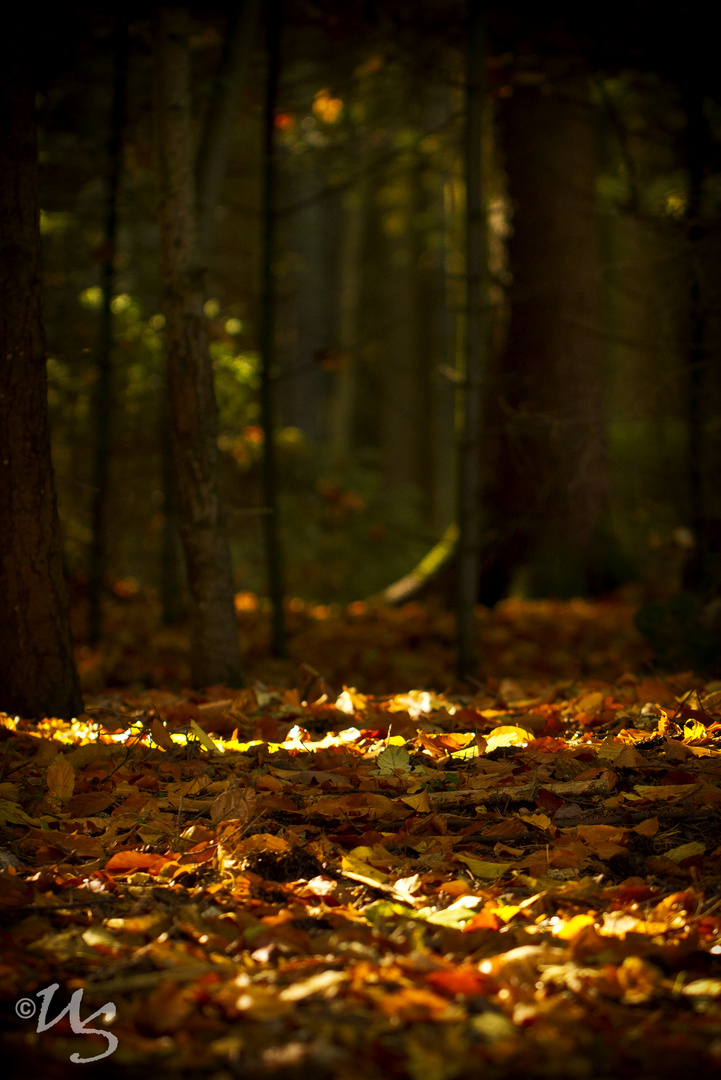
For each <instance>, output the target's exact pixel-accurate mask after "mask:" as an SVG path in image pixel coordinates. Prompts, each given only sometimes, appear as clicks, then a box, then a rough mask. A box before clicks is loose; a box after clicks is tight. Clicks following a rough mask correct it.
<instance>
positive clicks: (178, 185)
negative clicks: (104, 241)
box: [155, 7, 242, 686]
mask: <svg viewBox="0 0 721 1080" xmlns="http://www.w3.org/2000/svg"><path fill="white" fill-rule="evenodd" d="M188 22H189V19H188V12H187V9H185V8H167V7H164V8H161V9H159V12H158V19H157V42H156V57H155V59H156V124H157V145H158V159H159V199H158V216H159V222H160V247H161V267H162V277H163V310H164V314H165V347H166V357H167V369H168V387H169V395H170V410H171V428H172V433H171V442H172V451H173V462H174V469H175V476H176V483H177V491H178V505H179V510H180V519H181V526H180V528H181V539H182V542H183V550H184V553H185V560H186V568H187V573H188V588H189V593H190V635H191V678H192V681H193V685H194V686H207V685H210V684H213V683H225V684H227V685H237V684H239V683H240V682H242V676H241V668H240V648H239V642H238V627H237V622H236V618H235V609H234V606H233V592H234V590H233V574H232V567H231V561H230V548H229V544H228V537H227V533H226V522H225V515H224V512H223V507H222V505H221V500H220V494H219V490H218V445H217V427H218V421H217V407H216V401H215V389H214V385H213V372H212V366H211V362H210V354H209V351H208V339H207V331H206V324H205V318H204V315H203V302H204V293H203V271H202V268H201V267H200V266H199V264H198V257H197V248H196V204H195V181H194V154H193V140H192V127H191V122H192V118H191V107H190V89H189V84H190V78H189V52H188Z"/></svg>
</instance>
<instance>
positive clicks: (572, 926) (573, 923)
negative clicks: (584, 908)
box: [554, 915, 596, 941]
mask: <svg viewBox="0 0 721 1080" xmlns="http://www.w3.org/2000/svg"><path fill="white" fill-rule="evenodd" d="M595 921H596V920H595V918H594V916H593V915H574V916H573V918H572V919H569V920H568V922H565V923H561V925H560V927H559V928H558V930H554V934H555V936H556V937H557V938H560V939H561V941H570V940H571V939H572V938H575V937H576V935H577V934H580V932H581V931H582V930H584V929H585V928H586V927H587V926H593V924H594V923H595Z"/></svg>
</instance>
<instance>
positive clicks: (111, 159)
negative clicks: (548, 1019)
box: [88, 19, 129, 645]
mask: <svg viewBox="0 0 721 1080" xmlns="http://www.w3.org/2000/svg"><path fill="white" fill-rule="evenodd" d="M128 41H129V35H128V24H127V22H125V21H123V20H122V19H121V20H119V21H118V24H117V25H116V27H115V42H114V50H113V61H114V72H113V99H112V109H111V117H110V140H109V145H108V172H107V184H108V191H107V203H106V208H105V237H104V253H103V262H102V265H101V268H100V286H101V289H102V293H103V304H102V307H101V309H100V328H99V333H98V339H99V340H98V354H97V365H96V371H97V380H96V384H95V393H94V399H93V421H94V424H95V446H94V455H95V462H94V464H95V487H94V490H93V508H92V521H93V539H92V544H91V548H90V573H89V575H88V641H89V642H90V644H91V645H95V644H96V643H97V642H98V640H99V639H100V633H101V629H102V626H101V623H102V595H103V587H104V584H105V573H106V569H107V541H108V536H107V532H108V501H109V497H110V433H111V428H112V424H113V411H114V410H113V367H112V349H113V313H112V308H111V304H112V301H113V293H114V292H115V255H116V252H115V247H116V243H117V233H118V188H119V185H120V174H121V171H122V137H123V122H124V118H125V86H126V81H127V67H128Z"/></svg>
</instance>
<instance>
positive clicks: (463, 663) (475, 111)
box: [456, 4, 488, 678]
mask: <svg viewBox="0 0 721 1080" xmlns="http://www.w3.org/2000/svg"><path fill="white" fill-rule="evenodd" d="M467 55H468V60H467V64H468V69H467V75H466V80H467V90H466V114H467V115H466V348H465V361H466V370H465V380H464V386H463V428H462V431H461V439H460V447H459V455H458V457H459V461H458V473H459V475H458V481H459V482H458V565H457V579H456V621H457V639H458V640H457V657H456V664H457V670H458V675H459V678H464V677H466V676H469V675H471V676H472V675H474V674H475V672H476V670H477V667H478V657H477V653H476V634H475V621H474V611H475V604H476V600H477V598H478V581H479V549H480V510H481V490H480V457H481V414H482V385H483V379H484V376H485V375H486V365H487V359H488V325H487V318H488V307H487V290H486V279H487V265H488V248H487V236H486V219H485V210H484V205H483V191H482V173H481V164H482V160H481V139H482V131H483V98H484V79H483V75H484V64H485V35H484V25H483V14H482V12H481V10H480V9H479V8H478V6H477V5H475V4H471V5H470V17H469V27H468V54H467Z"/></svg>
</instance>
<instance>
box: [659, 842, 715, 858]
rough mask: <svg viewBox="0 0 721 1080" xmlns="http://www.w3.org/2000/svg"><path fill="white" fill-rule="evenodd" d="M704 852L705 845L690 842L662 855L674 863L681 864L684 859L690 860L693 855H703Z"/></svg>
mask: <svg viewBox="0 0 721 1080" xmlns="http://www.w3.org/2000/svg"><path fill="white" fill-rule="evenodd" d="M705 850H706V845H705V844H702V843H701V841H700V840H691V842H690V843H688V844H681V845H680V846H679V847H675V848H672V849H671V850H670V851H666V852H664V854H665V856H666V858H667V859H671V860H672V861H673V862H675V863H681V862H683V860H684V859H690V858H692V857H693V856H694V855H703V853H704V851H705Z"/></svg>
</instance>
